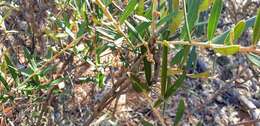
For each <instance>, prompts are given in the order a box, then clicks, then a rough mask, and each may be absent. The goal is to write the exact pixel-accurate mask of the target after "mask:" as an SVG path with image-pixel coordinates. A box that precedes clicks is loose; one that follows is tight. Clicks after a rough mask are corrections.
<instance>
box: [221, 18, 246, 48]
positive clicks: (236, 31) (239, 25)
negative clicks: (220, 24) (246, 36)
mask: <svg viewBox="0 0 260 126" xmlns="http://www.w3.org/2000/svg"><path fill="white" fill-rule="evenodd" d="M245 27H246V21H245V20H241V21H239V22H238V23H237V24H236V26H235V27H234V30H231V31H233V32H234V36H233V37H234V38H231V36H230V35H231V33H229V34H228V36H227V37H226V40H225V43H226V44H227V45H230V44H234V43H235V41H236V40H237V39H238V38H239V37H240V36H241V35H242V33H243V32H244V30H245ZM231 40H233V41H234V42H232V41H231Z"/></svg>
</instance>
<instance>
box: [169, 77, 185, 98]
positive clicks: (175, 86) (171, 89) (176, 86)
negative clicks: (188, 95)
mask: <svg viewBox="0 0 260 126" xmlns="http://www.w3.org/2000/svg"><path fill="white" fill-rule="evenodd" d="M185 78H186V75H185V74H182V75H181V76H180V77H179V78H178V79H177V80H176V81H175V83H174V84H173V85H171V86H170V87H168V88H167V91H166V93H165V99H167V98H169V97H170V96H171V95H173V94H174V93H175V92H176V91H177V90H178V89H179V88H180V87H181V85H182V83H183V81H184V79H185Z"/></svg>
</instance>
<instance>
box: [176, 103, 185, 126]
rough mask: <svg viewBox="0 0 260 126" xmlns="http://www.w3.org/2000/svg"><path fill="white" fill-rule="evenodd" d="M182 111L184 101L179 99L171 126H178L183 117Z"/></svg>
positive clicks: (183, 109)
mask: <svg viewBox="0 0 260 126" xmlns="http://www.w3.org/2000/svg"><path fill="white" fill-rule="evenodd" d="M184 111H185V103H184V100H183V99H181V100H180V101H179V104H178V107H177V112H176V117H175V120H174V125H173V126H178V124H179V122H180V121H181V118H182V117H183V114H184Z"/></svg>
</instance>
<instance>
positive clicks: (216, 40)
mask: <svg viewBox="0 0 260 126" xmlns="http://www.w3.org/2000/svg"><path fill="white" fill-rule="evenodd" d="M255 20H256V16H254V17H251V18H249V19H247V20H246V21H245V23H246V26H245V30H246V29H248V28H249V27H252V26H253V25H254V22H255ZM230 30H231V29H229V30H227V31H225V32H224V33H222V34H220V35H218V36H216V37H214V38H213V39H212V43H214V44H224V41H225V39H226V37H227V35H228V34H229V32H230Z"/></svg>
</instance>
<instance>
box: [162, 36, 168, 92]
mask: <svg viewBox="0 0 260 126" xmlns="http://www.w3.org/2000/svg"><path fill="white" fill-rule="evenodd" d="M162 46H163V54H162V66H161V68H162V70H161V95H162V96H164V95H165V92H166V89H167V69H168V68H167V66H168V61H167V60H168V50H169V49H168V48H169V45H168V42H167V41H163V44H162Z"/></svg>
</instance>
